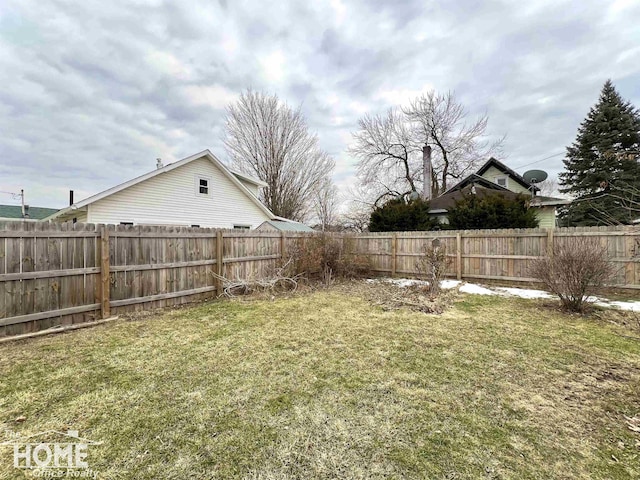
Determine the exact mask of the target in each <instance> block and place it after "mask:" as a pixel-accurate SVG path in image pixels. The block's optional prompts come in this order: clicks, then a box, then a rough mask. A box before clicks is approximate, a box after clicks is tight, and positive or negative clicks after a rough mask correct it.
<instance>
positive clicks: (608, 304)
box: [366, 278, 640, 312]
mask: <svg viewBox="0 0 640 480" xmlns="http://www.w3.org/2000/svg"><path fill="white" fill-rule="evenodd" d="M366 282H368V283H375V282H387V283H392V284H394V285H397V286H398V287H400V288H406V287H411V286H414V285H429V282H425V281H424V280H413V279H409V278H380V279H372V278H369V279H367V280H366ZM440 286H441V287H442V288H444V289H449V288H456V287H458V286H460V291H461V292H462V293H470V294H473V295H500V296H502V297H520V298H555V295H552V294H551V293H549V292H545V291H544V290H533V289H529V288H515V287H494V288H488V287H484V286H482V285H478V284H477V283H467V282H461V281H459V280H443V281H442V282H441V283H440ZM587 301H589V302H593V303H594V305H598V306H599V307H604V308H619V309H621V310H628V311H632V312H640V301H629V302H621V301H613V300H608V299H606V298H601V297H589V298H588V299H587Z"/></svg>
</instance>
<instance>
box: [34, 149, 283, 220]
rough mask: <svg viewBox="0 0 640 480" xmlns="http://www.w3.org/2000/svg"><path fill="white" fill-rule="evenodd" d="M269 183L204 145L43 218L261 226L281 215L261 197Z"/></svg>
mask: <svg viewBox="0 0 640 480" xmlns="http://www.w3.org/2000/svg"><path fill="white" fill-rule="evenodd" d="M266 185H267V184H266V183H264V182H262V181H260V180H256V179H254V178H251V177H249V176H247V175H244V174H240V173H237V172H233V171H231V170H230V169H228V168H227V167H226V166H224V164H222V163H221V162H220V161H219V160H218V159H217V158H216V157H215V155H213V153H211V152H210V151H209V150H204V151H202V152H200V153H196V154H195V155H191V156H190V157H187V158H183V159H182V160H179V161H177V162H174V163H170V164H168V165H165V166H163V165H162V163H161V162H160V161H158V165H157V168H156V169H155V170H153V171H151V172H149V173H147V174H145V175H142V176H140V177H137V178H134V179H132V180H129V181H128V182H125V183H121V184H120V185H116V186H115V187H113V188H110V189H108V190H105V191H104V192H100V193H98V194H96V195H93V196H92V197H89V198H86V199H84V200H82V201H79V202H76V203H72V204H71V205H69V206H68V207H66V208H63V209H62V210H59V211H57V212H56V213H54V214H52V215H49V216H48V217H46V218H44V220H53V221H56V222H67V221H74V222H88V223H111V224H133V225H179V226H187V227H190V226H198V227H218V228H242V229H248V228H256V227H257V226H259V225H260V224H262V223H263V222H265V221H267V220H272V219H278V217H276V216H275V215H274V214H273V213H271V212H270V211H269V209H268V208H267V207H265V206H264V205H263V204H262V203H261V202H260V200H258V194H259V191H260V188H262V187H265V186H266ZM281 220H286V219H281Z"/></svg>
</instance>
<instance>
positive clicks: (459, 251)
mask: <svg viewBox="0 0 640 480" xmlns="http://www.w3.org/2000/svg"><path fill="white" fill-rule="evenodd" d="M456 276H457V278H458V280H462V238H461V235H460V232H458V233H456Z"/></svg>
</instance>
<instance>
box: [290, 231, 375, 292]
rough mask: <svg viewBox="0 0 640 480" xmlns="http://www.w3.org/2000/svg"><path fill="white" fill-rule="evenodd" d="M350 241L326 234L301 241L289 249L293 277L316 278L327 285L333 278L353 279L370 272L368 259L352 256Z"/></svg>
mask: <svg viewBox="0 0 640 480" xmlns="http://www.w3.org/2000/svg"><path fill="white" fill-rule="evenodd" d="M354 247H355V243H354V240H353V239H352V238H349V237H340V236H334V235H331V234H327V233H322V234H318V235H314V236H312V237H301V238H300V239H299V241H298V243H297V245H296V247H295V248H293V249H291V251H290V255H291V258H292V259H293V269H294V270H295V272H294V273H295V274H296V275H303V276H306V277H307V278H319V279H320V280H321V281H322V282H323V283H325V284H329V283H331V282H332V280H333V279H334V278H338V277H339V278H355V277H359V276H363V275H366V274H368V273H369V272H370V270H371V263H370V260H369V258H368V257H367V256H365V255H359V254H357V253H355V252H354V250H355V248H354Z"/></svg>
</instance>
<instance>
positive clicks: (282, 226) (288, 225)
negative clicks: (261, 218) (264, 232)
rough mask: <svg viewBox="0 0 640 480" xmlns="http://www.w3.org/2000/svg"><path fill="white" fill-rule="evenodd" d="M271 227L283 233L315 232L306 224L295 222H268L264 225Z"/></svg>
mask: <svg viewBox="0 0 640 480" xmlns="http://www.w3.org/2000/svg"><path fill="white" fill-rule="evenodd" d="M265 223H266V224H268V225H271V226H272V227H273V228H275V229H276V230H279V231H281V232H315V230H314V229H313V228H311V227H309V226H307V225H305V224H304V223H300V222H294V221H293V220H288V221H284V220H267V221H265V222H263V223H262V225H264V224H265Z"/></svg>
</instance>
